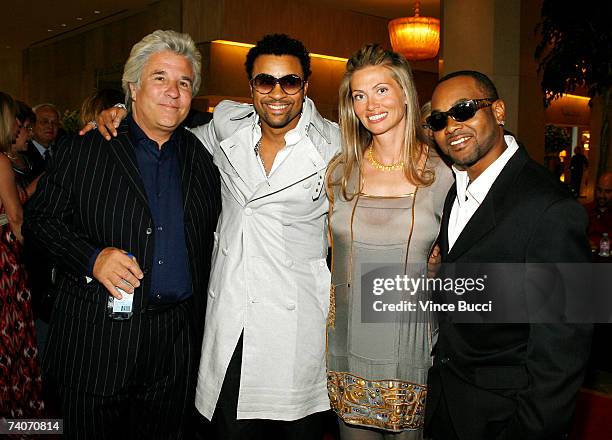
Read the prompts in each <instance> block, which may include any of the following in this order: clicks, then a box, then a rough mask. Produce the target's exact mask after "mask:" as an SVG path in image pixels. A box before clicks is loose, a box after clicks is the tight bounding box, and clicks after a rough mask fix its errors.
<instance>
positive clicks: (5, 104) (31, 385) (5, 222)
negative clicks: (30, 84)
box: [0, 92, 44, 418]
mask: <svg viewBox="0 0 612 440" xmlns="http://www.w3.org/2000/svg"><path fill="white" fill-rule="evenodd" d="M15 110H16V106H15V102H14V101H13V99H12V98H11V97H10V96H9V95H7V94H6V93H2V92H0V153H1V154H0V304H2V306H1V307H0V417H6V418H24V417H29V418H37V417H41V416H42V415H43V407H44V405H43V403H42V400H41V398H40V395H41V389H42V381H41V376H40V369H39V366H38V353H37V349H36V337H35V334H34V333H35V331H34V320H33V317H32V304H31V295H30V290H29V289H28V287H27V276H26V272H25V268H24V267H23V265H22V263H21V243H22V241H23V239H22V237H21V223H22V221H23V210H22V208H21V204H22V203H23V202H25V200H26V198H27V195H26V193H25V190H23V189H22V188H18V186H17V184H16V182H15V173H14V172H13V163H12V161H11V159H10V158H9V157H8V156H9V154H10V151H11V148H12V145H13V144H14V143H15V141H16V139H17V138H18V137H19V132H20V130H21V124H20V122H19V121H17V119H16V118H15Z"/></svg>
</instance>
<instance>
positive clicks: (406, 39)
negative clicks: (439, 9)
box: [389, 0, 440, 60]
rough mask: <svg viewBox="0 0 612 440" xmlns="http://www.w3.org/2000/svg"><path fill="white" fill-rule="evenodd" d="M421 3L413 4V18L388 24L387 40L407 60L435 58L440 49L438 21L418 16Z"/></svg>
mask: <svg viewBox="0 0 612 440" xmlns="http://www.w3.org/2000/svg"><path fill="white" fill-rule="evenodd" d="M420 9H421V2H420V1H419V0H416V1H415V2H414V16H413V17H402V18H396V19H395V20H391V21H390V22H389V39H390V40H391V46H393V50H394V51H396V52H399V53H401V54H402V55H404V56H405V57H406V59H408V60H427V59H430V58H435V57H436V55H437V54H438V50H439V49H440V20H438V19H437V18H433V17H421V16H419V13H420Z"/></svg>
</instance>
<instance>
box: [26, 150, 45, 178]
mask: <svg viewBox="0 0 612 440" xmlns="http://www.w3.org/2000/svg"><path fill="white" fill-rule="evenodd" d="M24 154H25V156H26V157H27V158H28V161H29V162H30V165H31V166H32V171H31V175H32V177H37V176H40V175H41V174H42V173H43V172H44V171H45V167H46V162H45V158H44V157H42V156H41V155H40V153H39V152H38V150H37V149H36V146H34V144H33V143H32V141H30V142H28V149H27V150H26V151H25V152H24Z"/></svg>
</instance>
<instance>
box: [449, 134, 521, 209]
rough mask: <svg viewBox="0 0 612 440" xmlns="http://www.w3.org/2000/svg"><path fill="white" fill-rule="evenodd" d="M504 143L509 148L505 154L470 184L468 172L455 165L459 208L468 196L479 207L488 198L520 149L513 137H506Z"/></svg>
mask: <svg viewBox="0 0 612 440" xmlns="http://www.w3.org/2000/svg"><path fill="white" fill-rule="evenodd" d="M504 141H505V142H506V146H507V148H506V149H505V150H504V152H503V153H502V154H501V155H500V156H499V157H498V158H497V159H495V162H493V163H492V164H491V165H489V166H488V167H487V168H486V169H485V170H484V171H483V172H482V173H481V174H480V176H478V177H477V178H476V179H474V181H472V182H470V179H469V177H468V173H467V171H464V170H460V169H458V168H456V167H455V166H454V165H453V172H454V173H455V185H456V188H457V202H458V203H459V206H461V204H462V203H464V201H465V200H466V199H467V198H468V196H469V197H471V198H473V199H474V200H475V201H476V202H477V203H478V204H479V205H480V204H481V203H482V201H483V200H484V198H485V197H486V196H487V194H488V193H489V190H490V189H491V186H492V185H493V183H494V182H495V180H496V179H497V176H499V174H500V173H501V171H502V170H503V169H504V167H505V166H506V164H507V163H508V161H509V160H510V158H511V157H512V156H513V155H514V153H516V152H517V151H518V149H519V146H518V143H517V142H516V139H514V137H513V136H510V135H505V136H504ZM468 185H469V186H468Z"/></svg>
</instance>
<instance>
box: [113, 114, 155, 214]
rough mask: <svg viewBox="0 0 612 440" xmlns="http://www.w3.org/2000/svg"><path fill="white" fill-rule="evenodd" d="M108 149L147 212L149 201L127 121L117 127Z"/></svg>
mask: <svg viewBox="0 0 612 440" xmlns="http://www.w3.org/2000/svg"><path fill="white" fill-rule="evenodd" d="M110 150H111V153H112V155H114V157H115V158H116V160H117V164H118V168H119V169H120V170H121V172H122V173H123V174H124V176H125V177H126V179H127V182H128V184H129V185H130V187H131V188H132V190H133V191H134V193H135V194H136V197H137V198H138V200H140V202H141V203H142V204H143V205H144V206H145V207H146V209H147V212H149V201H148V199H147V194H146V192H145V189H144V184H143V183H142V179H141V177H140V170H139V168H138V164H137V163H136V155H135V154H134V145H133V144H132V141H131V140H130V137H129V136H128V125H127V123H125V122H124V123H122V124H121V125H120V126H119V128H118V129H117V137H116V138H114V139H111V141H110ZM149 214H150V213H149Z"/></svg>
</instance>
